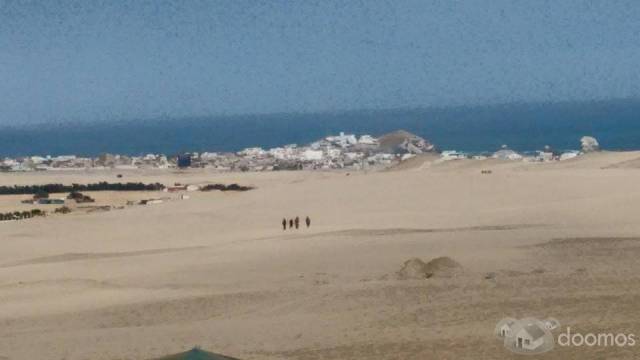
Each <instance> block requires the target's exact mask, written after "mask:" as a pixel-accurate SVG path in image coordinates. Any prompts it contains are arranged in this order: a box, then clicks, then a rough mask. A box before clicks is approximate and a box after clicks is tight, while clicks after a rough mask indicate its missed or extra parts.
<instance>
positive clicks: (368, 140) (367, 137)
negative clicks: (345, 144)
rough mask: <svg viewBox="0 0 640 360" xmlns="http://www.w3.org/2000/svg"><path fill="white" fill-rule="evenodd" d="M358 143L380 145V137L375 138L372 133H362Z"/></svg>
mask: <svg viewBox="0 0 640 360" xmlns="http://www.w3.org/2000/svg"><path fill="white" fill-rule="evenodd" d="M358 144H362V145H378V139H376V138H374V137H373V136H371V135H362V136H360V139H358Z"/></svg>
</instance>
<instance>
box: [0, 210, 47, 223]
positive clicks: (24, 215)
mask: <svg viewBox="0 0 640 360" xmlns="http://www.w3.org/2000/svg"><path fill="white" fill-rule="evenodd" d="M45 215H46V212H44V211H42V210H40V209H32V210H30V211H13V212H7V213H0V221H9V220H23V219H31V218H33V217H36V216H45Z"/></svg>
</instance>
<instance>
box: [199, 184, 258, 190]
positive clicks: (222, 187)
mask: <svg viewBox="0 0 640 360" xmlns="http://www.w3.org/2000/svg"><path fill="white" fill-rule="evenodd" d="M252 189H253V187H251V186H243V185H238V184H231V185H224V184H208V185H205V186H203V187H201V188H200V191H212V190H220V191H248V190H252Z"/></svg>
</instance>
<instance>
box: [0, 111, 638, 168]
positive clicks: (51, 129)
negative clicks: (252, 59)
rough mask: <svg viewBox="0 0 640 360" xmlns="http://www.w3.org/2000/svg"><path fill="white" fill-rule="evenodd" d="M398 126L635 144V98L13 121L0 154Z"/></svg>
mask: <svg viewBox="0 0 640 360" xmlns="http://www.w3.org/2000/svg"><path fill="white" fill-rule="evenodd" d="M397 129H404V130H407V131H410V132H413V133H415V134H417V135H420V136H422V137H424V138H426V139H428V140H429V141H431V142H432V143H434V144H435V145H436V146H437V147H438V148H439V149H441V150H459V151H465V152H472V153H482V152H493V151H495V150H497V149H498V148H500V146H501V145H503V144H506V145H508V146H509V147H510V148H512V149H514V150H517V151H522V152H527V151H535V150H539V149H542V148H543V147H544V146H545V145H549V146H551V147H553V148H554V149H557V150H569V149H579V147H580V142H579V140H580V137H582V136H584V135H591V136H594V137H596V138H597V139H598V140H599V141H600V144H601V146H602V147H603V148H604V149H608V150H639V149H640V100H615V101H597V102H584V103H536V104H505V105H487V106H462V107H452V108H425V109H394V110H376V111H366V110H363V111H346V112H327V113H313V114H302V113H286V114H269V115H236V116H215V117H193V118H180V119H170V118H162V119H152V120H131V121H114V122H110V123H105V122H102V123H77V124H71V123H67V124H46V125H40V126H19V125H14V126H5V127H2V128H0V157H5V156H8V157H16V156H26V155H63V154H75V155H81V156H96V155H99V154H101V153H117V154H128V155H140V154H147V153H163V154H167V155H174V154H177V153H181V152H189V151H197V152H203V151H209V152H226V151H238V150H241V149H243V148H247V147H255V146H260V147H263V148H271V147H277V146H282V145H286V144H293V143H295V144H307V143H309V142H312V141H314V140H317V139H320V138H323V137H325V136H327V135H332V134H338V133H339V132H340V131H344V132H346V133H355V134H357V135H360V134H370V135H374V136H379V135H382V134H384V133H387V132H390V131H393V130H397Z"/></svg>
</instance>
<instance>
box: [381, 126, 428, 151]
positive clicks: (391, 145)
mask: <svg viewBox="0 0 640 360" xmlns="http://www.w3.org/2000/svg"><path fill="white" fill-rule="evenodd" d="M378 142H379V145H378V147H379V149H380V151H382V152H387V153H392V154H423V153H427V152H435V151H436V148H435V146H434V145H433V144H432V143H430V142H429V141H428V140H426V139H423V138H421V137H420V136H418V135H415V134H412V133H410V132H408V131H405V130H397V131H394V132H391V133H388V134H385V135H382V136H381V137H380V138H378Z"/></svg>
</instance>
